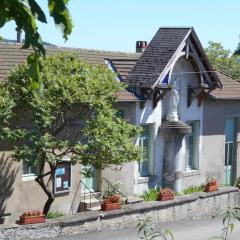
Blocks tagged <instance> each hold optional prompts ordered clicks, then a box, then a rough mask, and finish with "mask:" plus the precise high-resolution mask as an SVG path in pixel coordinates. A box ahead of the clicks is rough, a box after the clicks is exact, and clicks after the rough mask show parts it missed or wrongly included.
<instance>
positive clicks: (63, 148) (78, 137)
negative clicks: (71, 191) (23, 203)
mask: <svg viewBox="0 0 240 240" xmlns="http://www.w3.org/2000/svg"><path fill="white" fill-rule="evenodd" d="M41 65H42V80H43V83H44V88H42V89H40V91H31V90H29V88H28V87H27V86H28V84H29V83H30V82H31V79H30V77H29V75H28V67H27V66H26V65H21V66H19V67H17V68H16V69H15V70H14V71H12V72H11V75H10V76H9V78H8V82H7V83H5V84H2V85H1V87H0V93H2V95H1V98H0V109H1V110H0V123H1V126H2V128H1V132H0V133H1V137H2V138H4V139H7V140H8V141H9V142H10V143H11V144H12V145H13V146H14V154H13V158H14V159H15V160H17V161H20V160H23V161H24V162H25V163H27V164H28V165H36V166H39V174H38V177H37V178H36V181H37V182H38V183H39V184H40V186H41V187H42V189H43V190H44V192H45V193H46V194H47V195H48V202H47V203H46V204H45V207H44V214H45V215H46V213H47V212H48V210H49V208H50V205H51V204H49V203H52V202H53V201H54V195H53V193H52V188H51V187H49V188H48V183H50V182H51V180H52V178H53V176H54V172H55V169H56V167H57V165H58V163H59V162H60V161H61V159H62V158H63V157H64V156H69V157H70V158H71V162H72V163H77V162H78V163H81V164H82V165H84V166H92V167H95V168H97V169H102V168H105V167H106V166H108V165H110V164H116V165H120V164H122V163H125V162H129V161H133V160H139V159H140V151H139V149H138V148H137V147H136V146H135V143H134V140H135V138H136V137H137V135H138V133H139V129H138V128H137V127H135V126H134V125H131V124H128V123H127V122H126V121H125V120H124V119H119V118H118V117H116V114H115V113H116V111H115V110H114V109H113V108H112V105H113V103H114V102H115V97H114V94H115V93H116V92H117V91H118V90H120V89H122V88H123V85H122V84H121V83H119V82H117V81H116V80H115V75H114V74H113V73H112V72H111V71H110V70H108V69H107V68H105V67H104V66H100V65H90V64H87V63H84V62H82V61H80V60H78V58H77V56H76V55H74V54H70V53H69V54H67V53H65V54H58V55H54V56H50V57H48V58H46V60H43V61H42V62H41ZM20 143H21V144H20ZM45 165H48V167H49V169H50V171H49V172H47V173H45V172H44V169H45ZM46 176H49V177H50V178H49V182H47V183H46V181H43V178H44V177H46Z"/></svg>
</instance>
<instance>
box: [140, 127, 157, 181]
mask: <svg viewBox="0 0 240 240" xmlns="http://www.w3.org/2000/svg"><path fill="white" fill-rule="evenodd" d="M142 127H147V136H143V135H140V137H139V139H138V145H139V147H142V146H140V144H141V141H143V139H144V138H148V161H147V172H146V173H142V172H141V169H140V164H141V162H139V163H138V175H139V177H140V178H145V177H149V176H151V174H152V168H153V163H152V160H153V151H154V148H153V144H154V141H153V139H152V137H153V127H154V125H153V124H144V125H142ZM142 145H143V143H142Z"/></svg>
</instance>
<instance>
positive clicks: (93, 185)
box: [81, 166, 98, 193]
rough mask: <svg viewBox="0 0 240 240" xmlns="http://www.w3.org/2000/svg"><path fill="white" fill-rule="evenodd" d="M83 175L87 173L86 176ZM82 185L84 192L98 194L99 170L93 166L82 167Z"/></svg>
mask: <svg viewBox="0 0 240 240" xmlns="http://www.w3.org/2000/svg"><path fill="white" fill-rule="evenodd" d="M83 173H86V175H84V174H83ZM82 174H83V175H82V184H81V189H82V192H85V193H89V192H96V191H97V190H98V189H97V188H98V186H97V178H98V174H97V170H96V169H95V168H94V167H92V166H83V167H82Z"/></svg>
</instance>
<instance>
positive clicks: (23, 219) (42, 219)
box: [19, 215, 45, 225]
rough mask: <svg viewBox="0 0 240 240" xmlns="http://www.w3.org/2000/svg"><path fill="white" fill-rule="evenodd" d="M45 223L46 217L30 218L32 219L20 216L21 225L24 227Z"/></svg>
mask: <svg viewBox="0 0 240 240" xmlns="http://www.w3.org/2000/svg"><path fill="white" fill-rule="evenodd" d="M43 222H45V216H44V215H41V216H30V217H25V216H20V218H19V224H21V225H24V224H35V223H43Z"/></svg>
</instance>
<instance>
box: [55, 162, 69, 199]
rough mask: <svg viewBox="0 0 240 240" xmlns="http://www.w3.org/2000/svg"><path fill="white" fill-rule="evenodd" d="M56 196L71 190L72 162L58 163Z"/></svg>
mask: <svg viewBox="0 0 240 240" xmlns="http://www.w3.org/2000/svg"><path fill="white" fill-rule="evenodd" d="M53 186H54V194H60V193H67V192H70V189H71V162H70V161H62V162H60V163H58V165H57V168H56V171H55V176H54V184H53Z"/></svg>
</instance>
